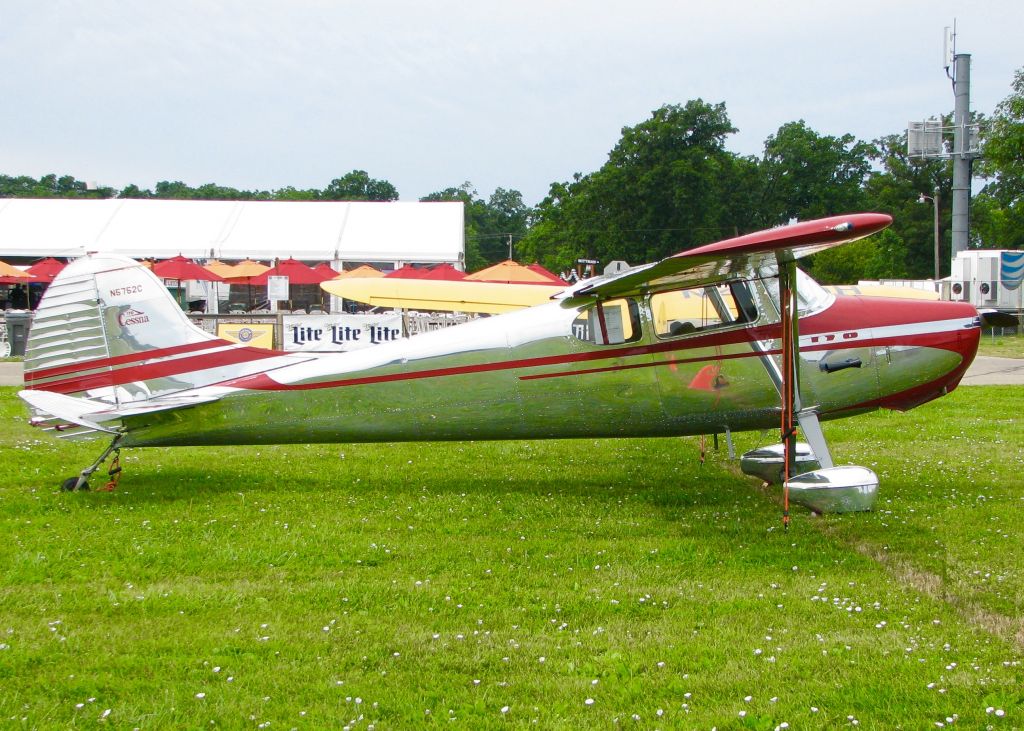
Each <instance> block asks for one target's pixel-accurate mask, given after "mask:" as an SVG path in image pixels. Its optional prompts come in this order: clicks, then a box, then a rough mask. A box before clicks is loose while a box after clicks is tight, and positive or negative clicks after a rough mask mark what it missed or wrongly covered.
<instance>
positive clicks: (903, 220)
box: [815, 134, 952, 279]
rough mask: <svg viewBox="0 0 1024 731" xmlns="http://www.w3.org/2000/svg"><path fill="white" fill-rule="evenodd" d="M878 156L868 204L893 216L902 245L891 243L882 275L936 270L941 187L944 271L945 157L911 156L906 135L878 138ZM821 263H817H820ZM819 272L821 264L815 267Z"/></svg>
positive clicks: (916, 275) (925, 274)
mask: <svg viewBox="0 0 1024 731" xmlns="http://www.w3.org/2000/svg"><path fill="white" fill-rule="evenodd" d="M873 147H874V149H873V151H872V158H873V159H874V161H875V162H876V164H877V166H878V168H879V169H878V170H876V171H875V172H873V173H872V174H871V176H870V177H869V178H868V180H867V182H866V183H865V185H864V206H863V207H864V208H865V209H868V210H872V211H877V212H879V213H888V214H889V215H890V216H892V217H893V225H892V226H891V227H890V229H889V230H890V231H892V234H893V236H894V238H893V239H892V240H893V241H900V242H902V245H903V246H902V248H890V249H889V250H888V251H887V252H886V257H885V261H884V262H883V263H884V264H885V266H884V268H883V269H882V271H880V272H878V273H877V276H878V277H886V278H896V279H904V278H906V279H926V278H930V277H932V276H934V273H935V263H934V262H935V226H934V209H933V208H932V205H933V203H932V202H929V201H927V200H924V201H923V202H922V200H921V196H922V195H926V196H929V197H932V198H933V197H934V191H935V188H936V186H938V188H939V196H938V197H939V222H940V246H941V249H942V250H941V251H940V255H939V261H940V264H941V265H942V267H943V271H942V274H943V276H945V275H947V274H948V273H949V272H948V267H949V264H948V262H949V258H950V256H949V247H950V239H949V231H948V230H947V228H946V227H945V226H944V225H943V222H944V221H947V220H948V212H949V205H950V201H951V197H950V194H951V186H952V175H951V170H950V163H949V162H948V161H945V160H924V159H920V158H910V157H909V156H908V155H907V146H906V135H905V134H894V135H888V136H886V137H882V138H879V139H877V140H875V142H874V145H873ZM815 266H817V264H815ZM815 273H817V269H815Z"/></svg>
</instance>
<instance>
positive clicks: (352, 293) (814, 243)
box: [321, 213, 930, 314]
mask: <svg viewBox="0 0 1024 731" xmlns="http://www.w3.org/2000/svg"><path fill="white" fill-rule="evenodd" d="M890 223H892V218H891V217H890V216H887V215H885V214H880V213H855V214H849V215H845V216H832V217H830V218H821V219H817V220H814V221H805V222H802V223H796V224H792V225H789V226H781V227H779V228H773V229H769V230H767V231H758V232H756V233H752V234H747V235H746V236H739V237H736V238H732V239H726V240H724V241H719V242H716V243H714V244H708V245H706V246H702V247H700V248H697V249H692V250H690V251H684V252H681V253H679V254H676V255H674V256H670V257H668V258H667V259H662V260H661V261H659V262H655V263H653V264H646V265H644V266H639V267H634V268H632V269H627V270H626V271H624V272H620V273H618V274H613V275H609V276H604V277H596V278H593V279H588V280H585V281H583V282H580V283H579V284H576V285H574V286H572V287H568V288H567V287H560V286H552V287H549V286H545V285H536V284H495V283H487V282H473V281H465V280H463V281H454V282H452V281H440V280H435V281H432V280H424V279H394V278H380V279H358V278H357V279H338V280H331V281H328V282H324V283H323V284H322V285H321V286H322V287H323V288H324V289H325V290H326V291H327V292H329V293H331V294H333V295H336V296H338V297H344V298H346V299H350V300H355V301H356V302H364V303H366V304H369V305H373V306H376V307H398V308H408V309H421V310H434V311H459V312H476V313H490V314H498V313H502V312H512V311H514V310H519V309H523V308H525V307H533V306H534V305H539V304H543V303H545V302H548V301H550V300H552V299H572V298H574V297H576V296H586V297H593V296H599V297H621V296H626V295H629V294H638V293H640V292H652V291H659V290H662V289H670V288H675V287H678V286H680V285H692V286H697V285H700V284H707V283H711V282H715V281H720V280H722V279H724V278H726V277H728V276H730V275H731V274H734V273H736V272H740V271H748V270H749V269H750V268H752V267H755V268H756V267H759V266H762V265H764V264H775V262H776V257H777V256H782V257H783V258H784V259H787V258H788V259H800V258H802V257H805V256H809V255H810V254H814V253H817V252H819V251H823V250H825V249H829V248H831V247H833V246H839V245H841V244H846V243H849V242H851V241H856V240H857V239H861V238H864V237H865V236H870V235H871V234H873V233H876V232H878V231H880V230H882V229H883V228H885V227H886V226H888V225H889V224H890ZM844 293H845V292H844ZM858 293H859V294H865V295H874V296H889V297H892V296H908V293H906V292H903V293H897V292H892V291H888V290H886V291H882V290H881V289H879V290H878V291H875V290H871V291H861V292H858ZM920 296H922V297H929V296H930V295H928V294H924V293H922V295H920Z"/></svg>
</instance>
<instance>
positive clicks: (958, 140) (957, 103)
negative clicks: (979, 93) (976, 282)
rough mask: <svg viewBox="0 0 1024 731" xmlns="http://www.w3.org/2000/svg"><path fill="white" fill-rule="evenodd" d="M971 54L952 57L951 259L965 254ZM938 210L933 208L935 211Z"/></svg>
mask: <svg viewBox="0 0 1024 731" xmlns="http://www.w3.org/2000/svg"><path fill="white" fill-rule="evenodd" d="M970 121H971V54H969V53H958V54H956V55H955V56H954V57H953V258H954V259H955V258H956V255H957V253H958V252H961V251H966V250H967V234H968V232H969V230H970V209H971V161H972V160H973V159H974V157H975V153H974V152H972V150H971V147H972V144H971V143H972V135H971V127H970V126H969V125H970ZM937 209H938V206H936V210H937Z"/></svg>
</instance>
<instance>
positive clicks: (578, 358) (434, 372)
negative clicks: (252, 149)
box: [218, 302, 974, 391]
mask: <svg viewBox="0 0 1024 731" xmlns="http://www.w3.org/2000/svg"><path fill="white" fill-rule="evenodd" d="M925 304H931V303H927V302H926V303H925ZM939 304H948V303H939ZM968 307H969V306H968ZM830 309H831V308H830ZM897 309H898V308H897ZM970 312H971V313H972V315H971V316H973V312H974V309H973V308H970ZM847 314H851V313H847ZM857 314H858V315H862V313H860V312H857ZM929 314H934V315H945V316H946V317H939V318H938V319H953V318H955V317H956V315H957V313H952V317H949V315H950V312H949V311H948V310H946V311H944V312H941V313H939V312H937V311H934V310H931V311H929ZM819 317H820V316H819V315H814V316H810V317H808V318H807V319H806V320H805V324H807V325H810V324H812V323H813V330H811V328H810V327H805V329H804V332H803V333H802V336H812V335H816V334H823V333H830V332H833V331H832V330H830V329H829V328H828V325H829V324H830V323H829V322H828V321H820V320H819ZM859 321H860V322H861V323H862V327H861V329H864V330H870V329H871V327H872V326H873V325H874V323H867V322H865V321H864V320H863V319H860V320H859ZM885 321H886V323H887V324H912V323H913V322H914V321H913V320H911V321H910V322H909V323H908V321H907V318H906V317H904V318H902V319H897V320H894V321H892V322H889V320H888V318H886V320H885ZM845 322H846V323H847V324H848V323H849V320H848V319H847V320H846V321H845ZM842 329H845V330H846V331H847V332H856V329H857V328H850V327H846V328H842ZM954 332H955V331H944V332H938V333H920V334H916V335H915V334H911V335H899V336H890V337H880V338H863V339H859V338H855V339H849V340H842V339H840V340H837V341H832V342H829V343H823V344H820V345H810V346H803V347H801V351H803V352H813V351H825V350H842V349H844V348H864V347H871V346H885V345H906V346H917V347H930V348H940V349H943V350H953V351H956V352H960V349H959V348H958V347H957V345H956V344H955V343H953V342H951V335H952V334H953V333H954ZM779 334H780V328H779V325H778V323H774V324H771V325H762V326H761V327H757V328H749V329H748V328H740V329H737V330H730V331H726V332H714V333H709V334H707V335H701V336H697V337H691V338H688V339H686V340H683V341H679V340H672V341H666V342H659V343H653V344H650V345H635V346H630V347H624V348H609V349H607V350H599V351H590V352H587V353H572V354H566V355H552V356H543V357H538V358H522V359H518V360H507V361H498V362H494V363H480V364H476V365H467V366H452V367H448V368H430V369H426V370H422V371H412V372H408V371H405V372H401V373H388V374H383V375H373V376H357V377H354V378H342V379H336V380H331V381H319V382H315V383H293V384H284V383H280V382H278V381H275V380H274V379H273V378H271V377H270V376H268V375H266V374H265V373H257V374H254V375H252V376H244V377H242V378H237V379H233V380H230V381H227V382H224V383H220V384H218V385H220V386H227V387H232V388H242V389H249V390H255V391H307V390H314V389H320V388H342V387H345V386H365V385H369V384H374V383H388V382H394V381H405V380H417V379H422V378H441V377H445V376H457V375H467V374H474V373H486V372H492V371H503V370H515V369H519V368H533V367H539V366H550V365H566V364H570V363H586V362H590V361H595V360H610V359H615V358H627V357H636V356H644V355H653V354H658V353H674V352H678V351H688V350H695V349H698V348H712V347H721V346H723V345H736V344H742V343H750V342H753V341H757V340H776V339H778V338H779ZM779 352H780V351H778V350H772V351H768V352H767V353H766V354H768V355H777V354H778V353H779ZM763 354H765V353H762V352H760V351H756V350H751V351H750V352H749V353H735V354H729V355H719V354H715V355H709V356H707V357H702V358H687V359H668V360H662V361H654V362H644V363H619V364H615V365H611V366H605V367H601V368H589V369H576V370H571V371H559V372H556V373H540V374H533V375H526V376H520V378H521V379H522V380H532V379H538V378H556V377H559V376H573V375H583V374H588V373H604V372H610V371H616V370H631V369H635V368H651V367H657V366H664V365H669V364H670V363H697V362H713V361H717V360H726V359H732V358H750V357H758V356H760V355H763Z"/></svg>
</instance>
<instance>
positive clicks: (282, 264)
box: [252, 258, 338, 285]
mask: <svg viewBox="0 0 1024 731" xmlns="http://www.w3.org/2000/svg"><path fill="white" fill-rule="evenodd" d="M336 276H338V273H337V272H335V271H334V270H333V269H332V270H331V273H330V274H324V273H323V272H318V271H317V270H316V269H314V268H313V267H311V266H307V265H306V264H303V263H302V262H301V261H299V260H298V259H293V258H288V259H281V260H280V261H279V262H277V266H274V267H271V268H270V269H268V270H267V271H265V272H263V274H260V275H257V276H255V277H253V278H252V283H253V284H263V285H265V284H266V283H267V277H288V284H320V282H326V281H327V280H328V279H334V278H335V277H336Z"/></svg>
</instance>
